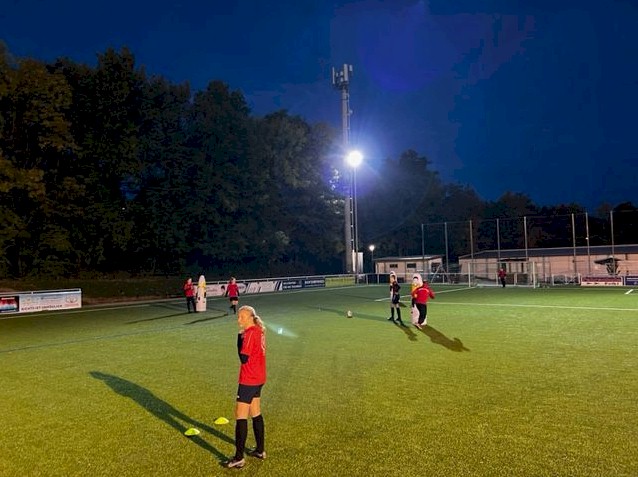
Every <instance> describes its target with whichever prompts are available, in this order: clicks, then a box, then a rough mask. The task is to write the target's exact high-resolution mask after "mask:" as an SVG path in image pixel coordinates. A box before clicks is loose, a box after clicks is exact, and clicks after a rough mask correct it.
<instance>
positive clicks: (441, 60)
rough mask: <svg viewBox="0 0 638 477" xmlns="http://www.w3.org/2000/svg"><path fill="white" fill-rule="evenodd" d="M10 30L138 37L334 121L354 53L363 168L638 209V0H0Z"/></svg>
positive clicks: (37, 51)
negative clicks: (413, 166) (340, 84)
mask: <svg viewBox="0 0 638 477" xmlns="http://www.w3.org/2000/svg"><path fill="white" fill-rule="evenodd" d="M269 3H274V5H269ZM0 40H3V41H4V42H5V43H6V44H7V46H8V48H9V51H10V52H11V53H13V54H14V55H15V56H17V57H25V56H31V57H35V58H39V59H41V60H54V59H55V58H57V57H61V56H66V57H69V58H71V59H73V60H75V61H77V62H84V63H88V64H91V65H95V63H96V54H97V53H102V52H104V51H105V50H106V49H107V48H108V47H110V46H112V47H115V48H120V47H122V46H128V47H129V48H130V49H131V51H132V52H133V53H134V54H135V56H136V58H137V63H138V66H142V65H143V66H145V68H146V70H147V72H148V73H149V74H159V75H163V76H165V77H167V78H168V79H170V80H171V81H173V82H175V83H181V82H185V81H188V82H189V83H190V84H191V86H192V88H193V89H194V90H200V89H203V88H204V87H205V86H206V84H207V83H208V82H209V81H210V80H213V79H220V80H223V81H225V82H227V83H228V84H229V85H230V87H231V88H232V89H238V90H241V91H242V92H243V93H244V95H245V96H246V98H247V100H248V103H249V104H250V106H251V108H252V110H253V113H254V114H256V115H263V114H267V113H269V112H273V111H275V110H278V109H287V110H288V111H289V112H290V113H292V114H299V115H301V116H302V117H304V118H305V119H306V120H308V121H310V122H317V121H326V122H329V123H331V124H333V125H334V126H335V127H337V128H340V125H341V116H340V114H341V106H340V95H339V93H338V92H337V91H336V90H334V89H332V86H331V81H330V78H331V75H330V70H331V67H332V66H337V67H338V66H339V65H342V64H343V63H348V64H352V65H353V66H354V77H353V80H352V84H351V89H350V93H351V108H352V110H353V116H352V135H351V142H352V143H353V144H354V145H356V146H357V147H358V148H360V149H361V150H362V151H363V152H364V154H365V156H366V160H367V166H366V167H367V168H368V169H369V170H374V168H375V165H376V164H378V162H379V161H380V160H382V159H384V158H387V157H397V156H398V155H399V154H400V153H401V152H402V151H405V150H406V149H415V150H416V151H417V152H419V153H420V154H421V155H425V156H427V157H428V158H429V159H430V160H431V161H432V166H433V168H434V169H435V170H437V171H439V172H440V174H441V177H442V178H443V179H444V180H445V181H453V182H459V183H461V184H467V185H471V186H472V187H474V188H475V189H476V190H477V192H478V193H479V195H480V196H481V197H482V198H484V199H488V200H494V199H497V198H498V197H499V196H500V195H501V194H503V192H505V191H506V190H510V191H514V192H521V193H525V194H527V195H529V196H530V197H531V198H532V200H534V201H535V202H536V203H537V204H538V205H558V204H561V203H571V202H576V203H579V204H581V205H584V206H586V207H588V208H589V209H590V210H594V209H595V208H596V207H597V206H598V205H600V204H601V203H602V202H608V203H611V205H616V204H618V203H620V202H625V201H632V202H633V203H634V205H638V192H637V183H638V173H637V172H636V171H637V170H638V139H637V138H638V130H637V129H638V128H637V125H638V121H637V120H636V116H637V112H638V61H637V59H638V0H581V1H572V0H498V1H497V0H492V1H489V0H486V1H482V0H430V1H414V0H412V1H408V0H392V1H372V0H361V1H351V2H347V1H332V2H331V1H322V0H317V1H308V0H283V1H274V2H265V1H263V0H259V1H257V0H254V1H253V0H250V1H237V2H231V1H224V2H221V1H214V0H182V1H167V0H155V1H153V2H148V1H144V0H139V1H135V0H127V1H123V0H109V1H104V0H93V1H86V0H83V1H79V0H56V1H53V0H3V1H2V6H0ZM364 177H365V176H364Z"/></svg>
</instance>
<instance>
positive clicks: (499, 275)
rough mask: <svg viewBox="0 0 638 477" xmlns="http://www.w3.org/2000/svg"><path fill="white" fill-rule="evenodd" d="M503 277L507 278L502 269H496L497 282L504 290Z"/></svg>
mask: <svg viewBox="0 0 638 477" xmlns="http://www.w3.org/2000/svg"><path fill="white" fill-rule="evenodd" d="M505 277H507V273H505V269H504V268H499V269H498V280H499V281H500V282H501V286H502V287H503V288H505Z"/></svg>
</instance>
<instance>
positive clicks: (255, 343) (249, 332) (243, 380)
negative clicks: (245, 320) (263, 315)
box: [238, 325, 266, 386]
mask: <svg viewBox="0 0 638 477" xmlns="http://www.w3.org/2000/svg"><path fill="white" fill-rule="evenodd" d="M238 344H239V354H243V355H246V356H248V361H246V362H245V363H242V365H241V367H240V368H239V384H245V385H247V386H258V385H260V384H264V383H265V382H266V336H265V335H264V331H263V330H262V329H261V328H260V327H259V326H257V325H255V326H251V327H250V328H246V330H245V331H244V332H243V333H241V334H240V335H239V343H238Z"/></svg>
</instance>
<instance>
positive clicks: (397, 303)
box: [388, 272, 405, 326]
mask: <svg viewBox="0 0 638 477" xmlns="http://www.w3.org/2000/svg"><path fill="white" fill-rule="evenodd" d="M399 290H401V285H399V281H398V280H397V275H396V273H394V272H391V273H390V313H391V314H390V318H388V321H392V322H394V323H399V324H400V325H401V326H405V325H404V324H403V321H401V294H400V293H399ZM394 310H396V311H397V319H396V321H395V320H394Z"/></svg>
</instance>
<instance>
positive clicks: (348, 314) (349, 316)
mask: <svg viewBox="0 0 638 477" xmlns="http://www.w3.org/2000/svg"><path fill="white" fill-rule="evenodd" d="M346 316H347V317H348V318H352V312H351V311H350V310H348V311H347V313H346Z"/></svg>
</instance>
